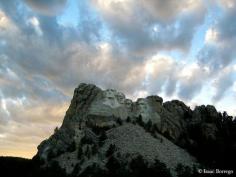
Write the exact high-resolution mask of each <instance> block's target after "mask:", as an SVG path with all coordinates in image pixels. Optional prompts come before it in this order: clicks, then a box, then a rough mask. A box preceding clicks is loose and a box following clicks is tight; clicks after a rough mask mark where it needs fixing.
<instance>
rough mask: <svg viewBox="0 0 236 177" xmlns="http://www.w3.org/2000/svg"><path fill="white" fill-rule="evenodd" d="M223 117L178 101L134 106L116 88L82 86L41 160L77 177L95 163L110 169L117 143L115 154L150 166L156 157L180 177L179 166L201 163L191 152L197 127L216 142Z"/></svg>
mask: <svg viewBox="0 0 236 177" xmlns="http://www.w3.org/2000/svg"><path fill="white" fill-rule="evenodd" d="M218 117H219V113H218V112H217V111H216V109H215V108H214V107H213V106H209V105H208V106H199V107H196V108H195V110H193V111H192V110H191V109H190V108H189V107H188V106H186V105H185V104H184V103H183V102H181V101H178V100H173V101H168V102H165V103H163V99H162V98H161V97H159V96H148V97H146V98H139V99H137V101H136V102H133V101H132V100H130V99H127V98H126V97H125V95H124V94H123V93H121V92H118V91H116V90H113V89H107V90H102V89H100V88H98V87H97V86H95V85H92V84H84V83H82V84H80V85H79V86H78V88H76V89H75V91H74V96H73V99H72V101H71V104H70V106H69V108H68V110H67V112H66V115H65V118H64V121H63V123H62V126H61V127H60V128H59V129H56V130H55V132H54V134H53V135H52V136H51V137H49V139H47V140H45V141H43V142H42V143H41V144H40V145H39V146H38V153H37V155H36V156H37V157H38V158H39V159H40V160H41V161H42V163H43V164H44V166H47V165H50V164H51V163H52V162H54V161H57V162H58V163H59V165H60V166H61V168H63V169H65V170H66V172H67V173H68V174H72V173H73V174H75V173H76V174H75V176H76V175H79V174H80V173H82V172H83V170H84V169H86V168H87V167H89V166H90V165H91V164H94V163H96V164H97V165H98V166H99V167H100V168H102V169H104V168H106V167H105V164H106V162H107V159H108V157H107V151H109V147H110V146H111V145H112V146H115V147H116V148H115V149H116V152H113V153H114V154H119V156H121V157H124V158H123V160H127V158H125V157H126V156H127V154H128V155H129V157H130V158H132V156H136V155H142V157H143V158H144V159H146V160H147V161H148V162H149V163H153V162H154V160H155V158H156V159H158V160H159V161H161V162H162V163H164V164H165V165H166V166H167V168H169V169H170V170H171V173H172V175H173V176H176V172H175V168H176V167H177V165H178V164H181V165H183V166H188V167H190V168H192V167H193V166H194V165H198V162H197V161H196V159H195V158H194V157H193V156H192V155H190V154H189V153H188V152H187V150H186V149H188V147H196V148H198V144H199V138H198V137H196V136H194V133H192V132H191V131H192V129H194V128H195V129H197V131H198V133H199V134H200V136H201V138H203V139H206V140H216V139H217V133H218V131H219V130H218V127H217V120H218ZM120 159H122V158H120ZM78 167H79V170H78Z"/></svg>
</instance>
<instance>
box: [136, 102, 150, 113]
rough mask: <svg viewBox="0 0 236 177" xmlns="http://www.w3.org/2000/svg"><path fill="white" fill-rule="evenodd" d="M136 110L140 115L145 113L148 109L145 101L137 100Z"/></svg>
mask: <svg viewBox="0 0 236 177" xmlns="http://www.w3.org/2000/svg"><path fill="white" fill-rule="evenodd" d="M137 106H138V110H139V112H140V113H146V112H147V109H148V104H147V102H146V101H145V99H139V100H138V101H137Z"/></svg>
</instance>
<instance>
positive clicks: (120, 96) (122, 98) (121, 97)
mask: <svg viewBox="0 0 236 177" xmlns="http://www.w3.org/2000/svg"><path fill="white" fill-rule="evenodd" d="M116 98H117V100H118V102H119V103H120V104H124V103H125V95H124V94H123V93H121V92H117V93H116Z"/></svg>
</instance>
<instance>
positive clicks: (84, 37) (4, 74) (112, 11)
mask: <svg viewBox="0 0 236 177" xmlns="http://www.w3.org/2000/svg"><path fill="white" fill-rule="evenodd" d="M210 2H211V3H210ZM210 2H206V1H203V0H196V1H193V0H181V1H174V0H166V1H162V0H147V1H144V0H137V1H135V0H107V1H105V0H90V1H86V0H82V1H76V0H70V1H66V0H50V1H49V0H48V1H46V0H37V1H36V0H25V1H18V0H10V1H1V2H0V155H17V156H24V157H32V156H33V154H34V153H35V152H36V146H37V145H38V144H39V143H40V142H41V141H42V140H43V139H44V138H46V137H48V136H49V135H50V134H51V133H52V132H53V129H54V128H55V127H56V126H60V125H61V121H62V119H63V116H64V114H65V111H66V109H67V108H68V105H69V103H70V99H71V97H72V94H73V90H74V88H75V87H77V85H78V84H79V83H81V82H87V83H93V84H96V85H98V86H100V87H101V88H104V89H105V88H115V89H118V90H120V91H122V92H124V93H125V94H126V95H127V96H128V97H130V98H132V99H136V98H137V97H143V96H147V95H149V94H158V95H161V96H163V97H164V99H165V100H166V99H173V98H175V99H181V100H184V101H186V102H187V103H189V104H191V105H196V104H202V103H204V104H212V103H214V104H219V105H227V104H225V103H226V102H225V101H224V100H225V99H226V98H227V97H229V95H230V96H231V95H233V96H232V98H236V92H235V79H236V75H235V71H236V70H235V67H233V65H234V66H236V63H235V61H234V59H235V56H236V53H235V50H234V46H235V45H236V30H235V29H236V23H235V20H234V19H235V17H236V13H235V12H236V9H235V2H234V1H233V0H228V1H223V0H222V1H219V3H216V2H215V1H210ZM71 4H72V5H76V7H74V6H73V8H72V7H71ZM74 8H76V9H77V11H74V10H73V9H74ZM74 13H76V15H75V14H74ZM212 14H217V15H212ZM68 19H69V20H70V21H71V22H72V23H73V25H68V24H66V23H65V22H66V21H67V20H68ZM209 90H213V92H212V93H211V94H209V93H208V92H209ZM231 101H232V100H231ZM232 102H233V103H234V101H232ZM226 108H228V107H227V106H225V107H223V106H221V107H220V109H221V110H223V109H226ZM227 110H229V109H227ZM233 110H234V109H233V108H232V109H231V112H233ZM16 147H17V148H16Z"/></svg>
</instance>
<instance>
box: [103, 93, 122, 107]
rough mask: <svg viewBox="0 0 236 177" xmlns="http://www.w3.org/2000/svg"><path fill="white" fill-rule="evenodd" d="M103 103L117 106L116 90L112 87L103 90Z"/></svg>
mask: <svg viewBox="0 0 236 177" xmlns="http://www.w3.org/2000/svg"><path fill="white" fill-rule="evenodd" d="M103 104H105V105H108V106H110V107H112V108H114V107H118V106H119V102H118V100H117V98H116V91H115V90H113V89H108V90H106V91H104V102H103Z"/></svg>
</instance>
